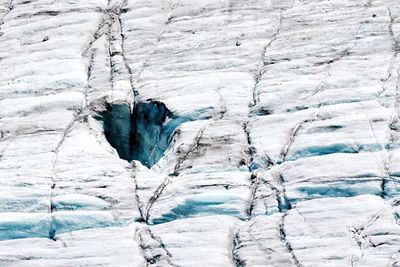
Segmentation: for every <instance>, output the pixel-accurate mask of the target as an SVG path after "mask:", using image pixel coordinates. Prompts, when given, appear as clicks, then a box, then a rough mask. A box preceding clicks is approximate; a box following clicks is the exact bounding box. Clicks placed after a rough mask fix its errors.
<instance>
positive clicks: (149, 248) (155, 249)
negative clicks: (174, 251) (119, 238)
mask: <svg viewBox="0 0 400 267" xmlns="http://www.w3.org/2000/svg"><path fill="white" fill-rule="evenodd" d="M136 235H137V240H138V244H139V247H140V249H141V251H142V255H143V257H144V259H145V260H146V264H145V266H171V267H178V265H176V264H174V263H172V261H171V257H172V256H171V253H170V252H169V251H168V249H167V248H166V246H165V244H164V243H163V241H162V239H161V238H160V237H159V236H156V235H155V234H154V233H153V232H152V231H151V230H150V228H149V227H144V228H141V229H138V230H137V232H136Z"/></svg>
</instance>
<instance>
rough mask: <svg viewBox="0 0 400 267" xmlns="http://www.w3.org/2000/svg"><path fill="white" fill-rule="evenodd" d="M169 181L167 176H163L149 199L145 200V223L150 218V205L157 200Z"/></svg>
mask: <svg viewBox="0 0 400 267" xmlns="http://www.w3.org/2000/svg"><path fill="white" fill-rule="evenodd" d="M169 182H170V181H169V178H168V177H165V179H164V181H163V182H162V183H161V184H160V185H159V186H158V187H157V189H156V191H154V193H153V195H152V196H151V197H150V199H149V201H148V202H147V205H146V211H145V216H144V220H145V221H146V222H147V223H148V221H149V218H150V210H151V207H152V206H153V205H154V203H155V202H156V201H157V199H158V198H159V197H160V196H161V194H162V193H163V191H164V189H165V187H167V185H168V184H169Z"/></svg>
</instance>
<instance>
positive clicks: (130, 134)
mask: <svg viewBox="0 0 400 267" xmlns="http://www.w3.org/2000/svg"><path fill="white" fill-rule="evenodd" d="M101 119H102V121H103V123H104V134H105V136H106V138H107V140H108V142H109V143H110V144H111V146H113V147H114V148H115V149H116V150H117V152H118V154H119V156H120V158H122V159H125V160H127V161H132V160H138V161H140V162H141V163H142V164H143V165H145V166H147V167H149V168H150V167H151V166H153V165H154V164H155V163H157V162H158V160H159V159H160V158H161V157H162V156H163V154H164V152H165V150H166V149H167V148H168V146H169V144H170V142H171V140H172V137H173V134H174V130H175V128H176V127H177V126H179V125H180V124H181V123H183V122H185V121H188V120H189V119H188V118H184V117H178V116H176V115H174V114H172V112H171V111H169V110H168V108H167V107H166V106H165V104H163V103H161V102H158V101H149V102H137V103H135V106H134V109H133V110H132V112H131V108H130V106H129V105H128V104H127V103H125V102H119V103H118V102H117V103H112V104H107V107H106V110H105V111H104V112H102V114H101Z"/></svg>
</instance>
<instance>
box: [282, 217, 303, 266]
mask: <svg viewBox="0 0 400 267" xmlns="http://www.w3.org/2000/svg"><path fill="white" fill-rule="evenodd" d="M286 216H287V212H285V213H284V214H283V215H282V218H281V220H280V221H279V226H278V229H279V237H280V240H281V242H282V243H283V245H284V246H285V247H286V250H287V251H288V252H289V253H290V255H291V257H292V260H293V262H294V264H295V265H296V266H297V267H302V266H303V265H302V264H301V263H300V262H299V260H298V259H297V257H296V254H295V253H294V251H293V248H292V245H291V244H290V242H289V241H288V240H287V237H286V230H285V218H286Z"/></svg>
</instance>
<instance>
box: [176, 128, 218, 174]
mask: <svg viewBox="0 0 400 267" xmlns="http://www.w3.org/2000/svg"><path fill="white" fill-rule="evenodd" d="M211 124H212V122H211V121H210V122H207V124H206V125H204V126H203V127H201V128H200V130H199V131H198V133H197V135H196V137H195V139H194V140H193V142H192V144H191V145H190V147H189V149H188V151H187V152H186V153H185V154H184V155H182V156H179V157H178V160H177V163H176V164H175V166H174V172H173V173H171V174H169V176H178V175H179V171H181V168H182V164H183V163H184V162H185V161H186V160H187V159H188V158H189V156H190V155H191V154H192V153H193V152H195V151H196V150H197V148H198V147H199V144H200V140H201V138H202V136H203V133H204V131H205V130H206V129H207V128H208V127H209V126H210V125H211Z"/></svg>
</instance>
